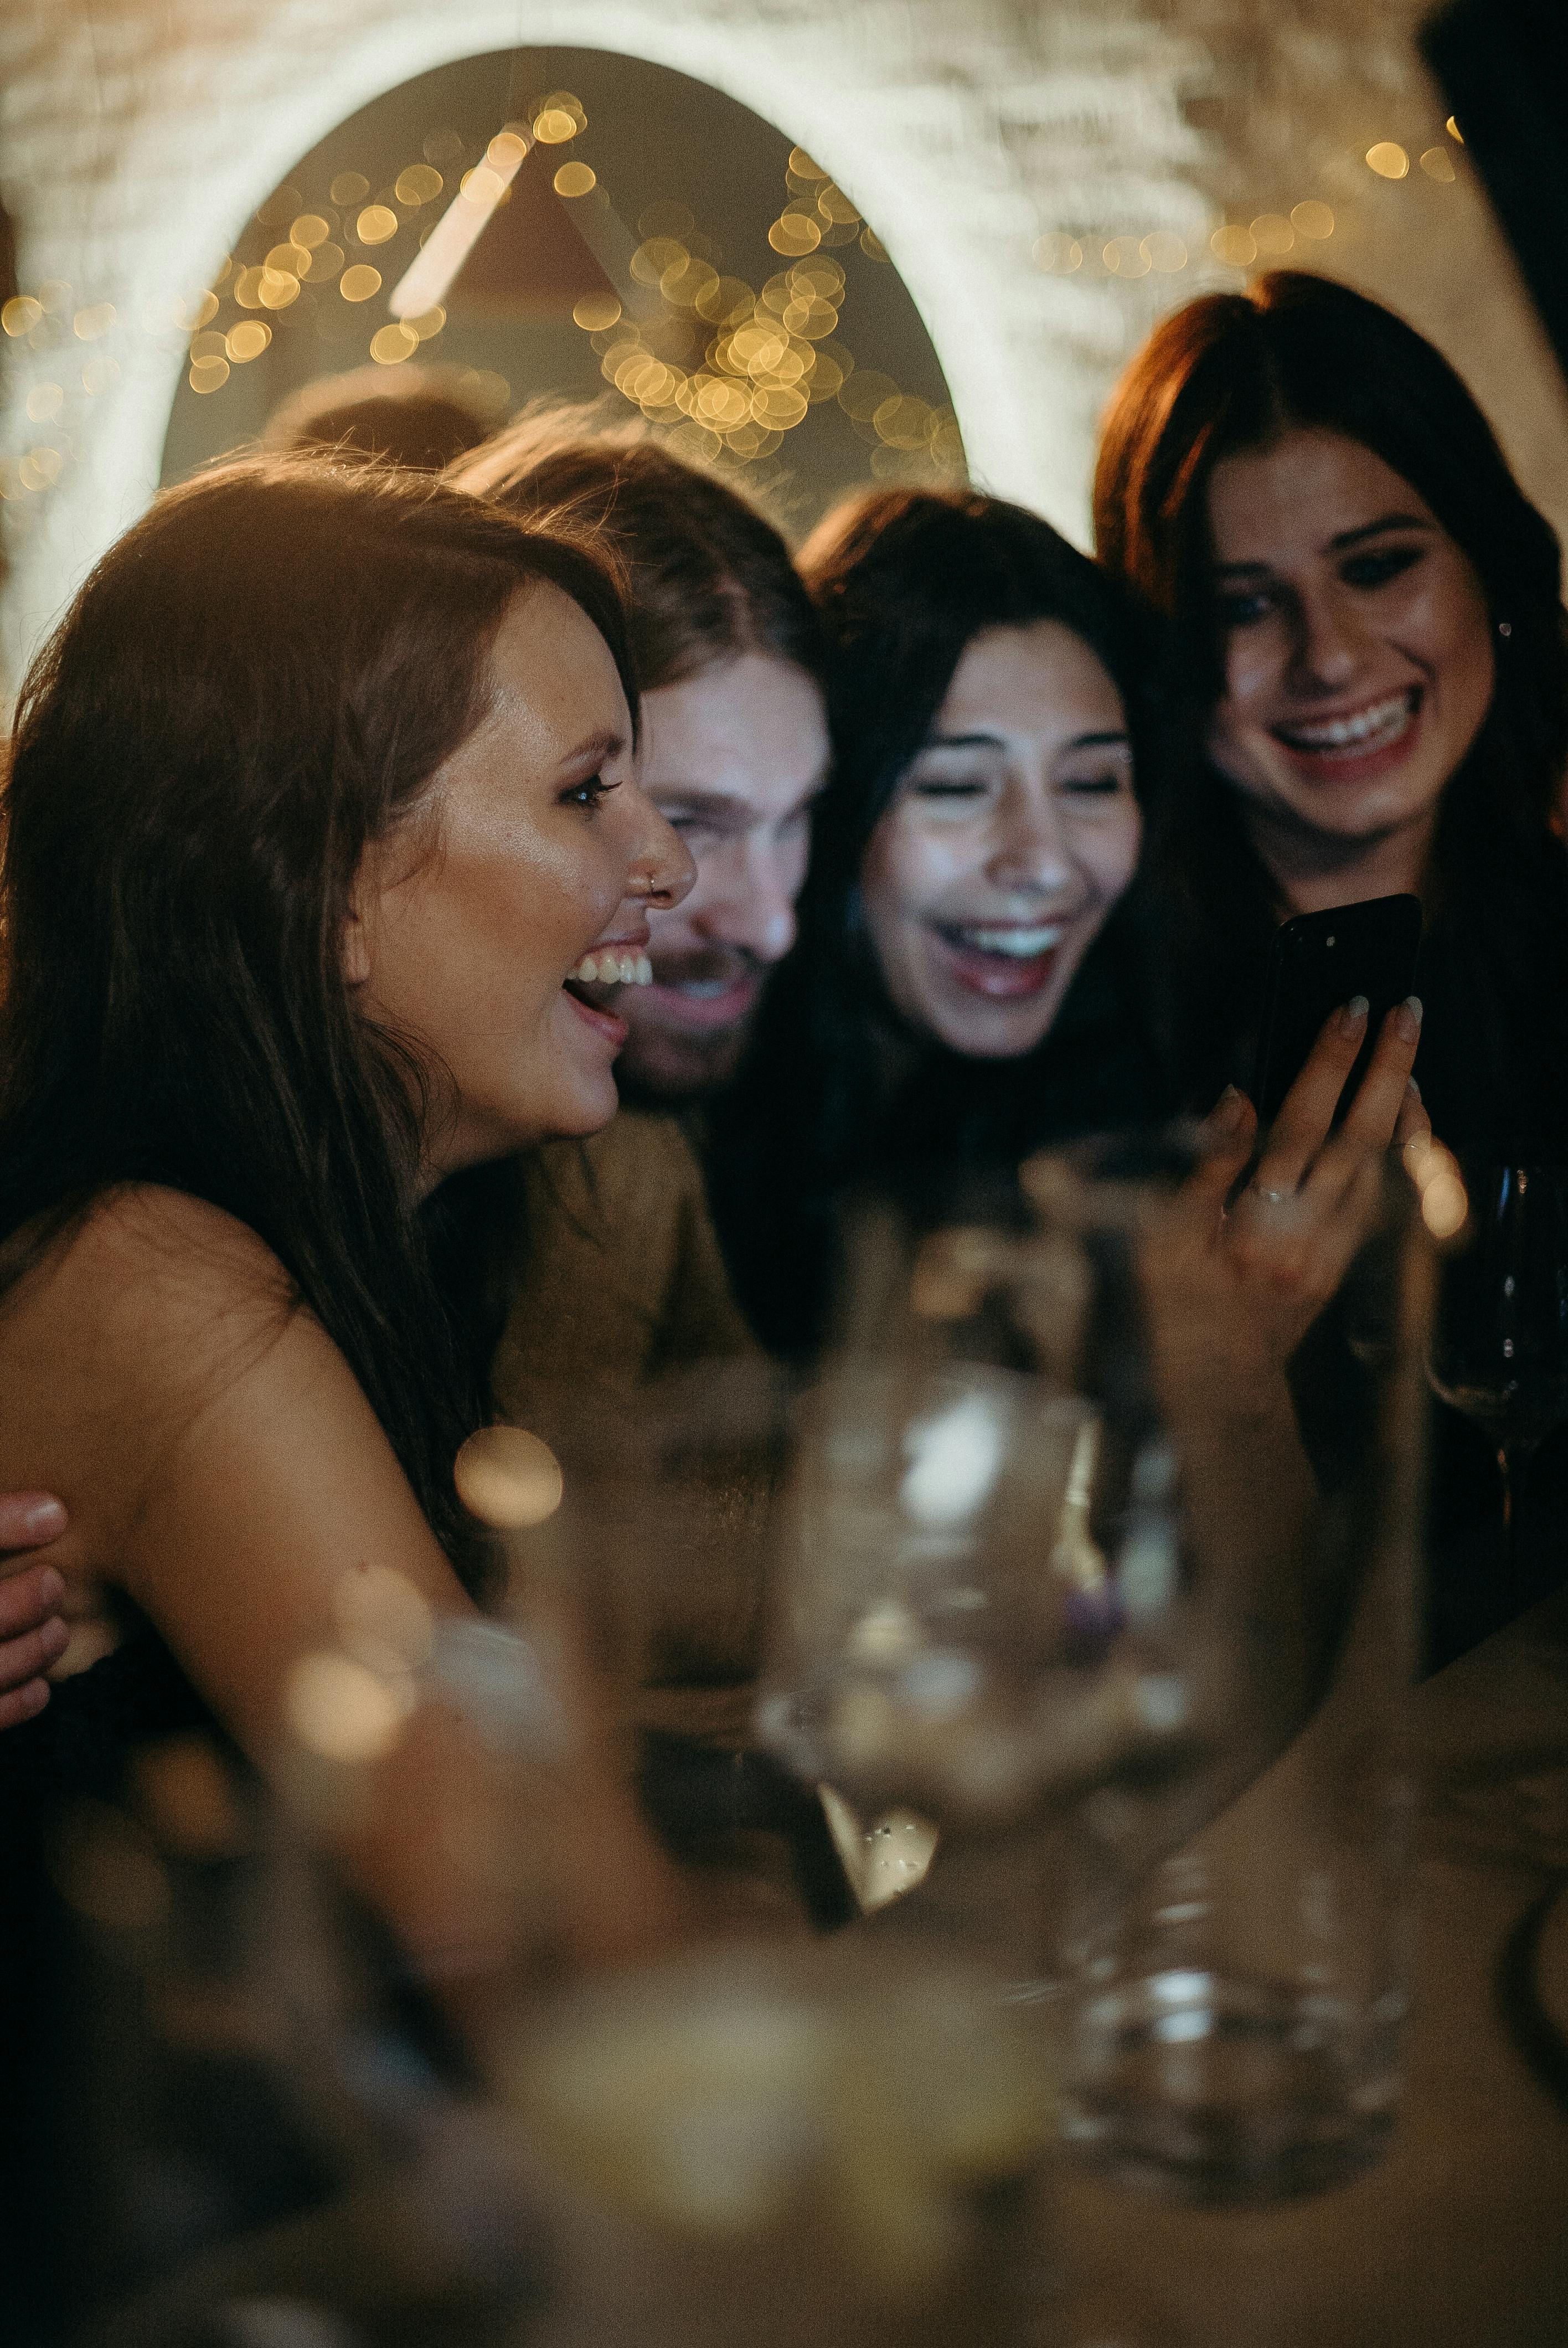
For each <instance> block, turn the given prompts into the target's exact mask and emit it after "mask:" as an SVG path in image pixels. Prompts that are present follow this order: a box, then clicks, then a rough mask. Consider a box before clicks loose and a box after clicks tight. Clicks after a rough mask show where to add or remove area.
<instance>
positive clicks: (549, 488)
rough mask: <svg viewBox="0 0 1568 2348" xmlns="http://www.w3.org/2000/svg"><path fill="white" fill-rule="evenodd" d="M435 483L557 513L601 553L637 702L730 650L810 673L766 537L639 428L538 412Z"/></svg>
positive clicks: (807, 609)
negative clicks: (612, 583) (633, 671)
mask: <svg viewBox="0 0 1568 2348" xmlns="http://www.w3.org/2000/svg"><path fill="white" fill-rule="evenodd" d="M445 478H446V479H447V480H448V481H449V482H451V483H452V484H453V485H454V486H455V487H456V488H458V489H467V490H469V491H470V492H471V493H472V494H473V495H475V496H477V497H487V498H491V499H495V500H496V502H497V504H500V505H504V506H506V507H507V509H508V510H509V511H510V512H512V513H515V514H518V515H520V516H521V517H522V518H523V519H524V520H529V521H548V520H552V519H555V518H559V517H561V516H566V517H569V519H570V520H571V523H572V524H573V526H574V527H577V528H582V529H586V530H591V531H592V532H593V533H594V534H595V536H596V538H598V539H599V540H600V542H601V543H605V544H607V545H608V546H609V548H610V550H611V551H612V552H613V554H614V556H615V559H616V560H617V561H619V562H620V565H621V566H622V568H623V569H624V571H625V573H626V580H627V596H628V605H629V613H628V620H629V626H630V641H631V652H632V658H633V660H634V662H635V663H636V667H637V676H638V682H639V684H640V685H641V687H642V690H643V691H644V693H652V692H655V691H657V690H658V688H659V687H660V686H661V685H682V684H684V683H685V681H686V680H687V679H688V678H689V677H693V676H698V675H701V674H702V671H703V670H704V669H707V668H714V667H717V666H719V665H720V664H722V663H723V662H725V661H728V660H733V659H735V658H737V657H738V656H739V655H740V654H744V653H766V654H771V655H772V656H773V657H774V659H777V660H783V661H788V662H789V663H791V664H793V665H794V667H796V668H801V669H804V671H805V672H806V674H807V675H812V676H815V675H816V674H817V673H818V670H819V668H820V665H821V653H820V646H819V639H818V633H817V625H816V619H815V613H814V612H813V610H812V604H811V599H810V597H809V596H808V595H807V593H806V592H805V589H804V587H803V586H802V585H801V582H800V580H799V578H798V576H797V575H796V572H795V569H794V563H793V562H792V561H791V559H790V551H789V549H788V547H787V546H786V545H785V543H784V540H783V538H782V537H781V536H780V534H779V532H778V531H777V530H775V529H774V525H773V524H772V522H771V521H769V520H768V519H767V517H766V515H765V514H763V513H761V512H759V511H758V510H757V508H756V507H755V506H754V505H753V504H752V503H751V502H750V500H749V499H746V498H745V497H744V496H743V495H742V493H741V492H740V491H739V490H738V489H733V488H732V487H731V486H730V484H729V483H728V482H726V481H722V480H720V479H718V478H717V476H716V475H715V474H713V473H712V472H710V471H708V470H707V469H706V468H704V467H702V466H701V465H694V464H688V463H687V462H686V461H685V459H684V458H681V457H678V456H676V455H675V454H674V452H673V451H672V450H671V449H670V448H665V447H664V446H663V445H662V444H661V442H660V441H657V440H654V439H651V438H649V437H647V435H646V433H645V432H644V431H643V430H642V428H641V427H639V426H637V425H635V424H634V425H631V426H630V427H626V426H622V427H619V428H616V427H606V426H605V424H604V422H603V420H602V418H601V417H600V414H599V411H598V410H597V409H596V408H594V407H561V406H558V405H550V404H545V405H540V406H538V407H530V408H528V409H526V410H525V411H524V413H523V414H522V415H521V416H519V417H518V418H517V419H516V420H515V421H514V422H513V423H511V424H509V425H507V427H506V428H505V429H504V430H502V431H500V432H497V433H496V434H495V435H494V436H493V437H492V438H490V439H488V440H487V441H486V442H485V444H484V446H483V448H476V449H475V450H474V451H473V453H472V454H471V455H470V456H466V457H460V458H458V459H457V461H456V463H455V464H453V465H451V466H449V467H448V468H447V470H446V476H445Z"/></svg>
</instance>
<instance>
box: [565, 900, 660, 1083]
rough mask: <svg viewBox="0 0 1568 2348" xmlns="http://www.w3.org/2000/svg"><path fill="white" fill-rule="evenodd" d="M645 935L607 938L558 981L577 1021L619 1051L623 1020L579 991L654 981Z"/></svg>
mask: <svg viewBox="0 0 1568 2348" xmlns="http://www.w3.org/2000/svg"><path fill="white" fill-rule="evenodd" d="M647 943H648V932H647V930H646V929H644V930H643V931H642V932H641V935H640V936H638V937H632V938H610V939H607V940H606V941H604V942H602V943H600V945H597V946H595V947H594V949H593V951H592V952H591V953H585V954H584V955H583V957H582V960H581V961H580V962H579V963H574V964H573V966H572V968H571V969H570V970H569V972H568V973H567V974H566V977H565V978H564V979H563V980H562V981H561V992H562V994H564V995H565V996H566V999H567V1001H568V1002H569V1004H571V1007H572V1009H573V1010H574V1011H575V1012H576V1013H577V1014H578V1016H579V1019H581V1020H583V1021H584V1022H586V1024H587V1025H589V1027H591V1028H592V1030H593V1032H594V1034H595V1035H598V1036H599V1037H600V1039H601V1040H602V1041H603V1042H604V1043H606V1044H608V1045H610V1050H611V1052H612V1053H614V1052H619V1051H620V1047H621V1045H623V1044H624V1043H625V1041H626V1038H627V1035H628V1033H629V1030H628V1028H627V1025H626V1022H625V1020H624V1019H622V1018H621V1017H620V1014H618V1013H616V1012H614V1011H611V1010H610V1008H609V1007H608V1005H606V1004H602V1003H590V1002H589V999H588V997H587V995H586V994H583V992H582V990H583V988H584V987H585V986H647V985H650V984H651V982H652V978H653V965H652V963H651V962H650V961H649V959H648V955H647V953H646V952H645V951H644V949H645V948H646V946H647Z"/></svg>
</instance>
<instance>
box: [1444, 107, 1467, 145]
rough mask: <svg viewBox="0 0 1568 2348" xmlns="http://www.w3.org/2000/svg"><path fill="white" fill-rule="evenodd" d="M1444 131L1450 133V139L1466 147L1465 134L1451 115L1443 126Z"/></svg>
mask: <svg viewBox="0 0 1568 2348" xmlns="http://www.w3.org/2000/svg"><path fill="white" fill-rule="evenodd" d="M1443 129H1445V130H1446V131H1447V132H1448V134H1449V137H1450V139H1458V141H1459V143H1460V146H1461V147H1462V146H1463V145H1464V132H1463V131H1462V130H1461V129H1460V127H1459V124H1458V123H1457V122H1456V121H1455V120H1454V118H1453V116H1452V115H1451V114H1450V117H1449V118H1448V120H1447V121H1446V122H1445V123H1444V124H1443Z"/></svg>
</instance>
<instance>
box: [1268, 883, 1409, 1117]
mask: <svg viewBox="0 0 1568 2348" xmlns="http://www.w3.org/2000/svg"><path fill="white" fill-rule="evenodd" d="M1420 942H1421V901H1420V899H1419V897H1369V898H1368V899H1367V900H1366V901H1365V902H1363V903H1361V904H1359V905H1335V906H1333V907H1332V908H1331V909H1330V910H1329V911H1327V912H1326V913H1297V914H1296V918H1295V920H1294V921H1289V922H1283V923H1282V924H1281V926H1280V928H1279V929H1278V930H1277V931H1276V932H1275V940H1274V954H1273V958H1272V960H1271V962H1270V964H1269V973H1268V992H1267V994H1266V996H1265V999H1264V1013H1263V1027H1262V1030H1261V1032H1260V1034H1259V1036H1258V1046H1257V1066H1256V1068H1255V1072H1254V1076H1253V1086H1252V1097H1253V1102H1254V1105H1255V1107H1256V1110H1257V1116H1258V1124H1259V1127H1260V1128H1266V1127H1268V1126H1270V1125H1272V1124H1273V1122H1274V1120H1275V1118H1276V1117H1277V1116H1278V1115H1279V1111H1280V1107H1281V1106H1282V1104H1283V1102H1284V1100H1285V1096H1286V1093H1287V1092H1288V1091H1289V1090H1290V1087H1291V1086H1292V1085H1293V1084H1294V1083H1295V1082H1296V1077H1297V1076H1299V1075H1300V1074H1301V1071H1302V1068H1303V1067H1304V1066H1305V1065H1306V1061H1307V1054H1308V1053H1309V1052H1310V1051H1311V1049H1312V1046H1313V1045H1314V1044H1316V1043H1317V1038H1318V1036H1319V1035H1321V1033H1322V1031H1323V1026H1324V1023H1325V1021H1326V1020H1327V1018H1328V1016H1329V1014H1330V1013H1331V1012H1334V1011H1337V1010H1338V1009H1339V1008H1340V1007H1341V1005H1342V1004H1347V1003H1348V1002H1349V1001H1350V998H1351V997H1352V995H1356V994H1364V995H1365V996H1366V998H1367V1001H1368V1004H1369V1005H1370V1008H1369V1010H1368V1015H1367V1040H1366V1042H1365V1043H1364V1044H1363V1045H1362V1046H1361V1049H1360V1052H1359V1053H1358V1056H1357V1059H1356V1065H1355V1066H1354V1067H1353V1068H1352V1069H1351V1071H1350V1074H1349V1076H1348V1077H1347V1078H1346V1081H1345V1089H1344V1091H1343V1092H1342V1093H1341V1095H1340V1097H1339V1106H1338V1108H1337V1110H1336V1111H1335V1115H1334V1122H1335V1124H1336V1125H1337V1124H1338V1122H1339V1120H1340V1118H1341V1117H1343V1116H1344V1114H1345V1113H1346V1111H1347V1110H1348V1107H1349V1106H1350V1103H1351V1102H1352V1101H1353V1100H1354V1098H1355V1097H1356V1088H1357V1086H1358V1085H1359V1083H1360V1081H1361V1079H1362V1077H1363V1076H1365V1075H1366V1073H1367V1065H1368V1061H1369V1060H1370V1059H1371V1056H1372V1049H1373V1046H1374V1045H1375V1044H1376V1043H1377V1040H1378V1029H1379V1028H1380V1027H1381V1025H1382V1024H1383V1021H1384V1019H1385V1018H1386V1017H1387V1016H1388V1014H1389V1012H1390V1011H1391V1010H1392V1009H1393V1008H1394V1005H1395V1004H1397V1003H1403V1001H1404V1000H1405V997H1406V996H1407V995H1408V994H1409V993H1410V992H1411V990H1412V988H1413V987H1414V985H1415V983H1416V953H1417V949H1418V948H1419V945H1420Z"/></svg>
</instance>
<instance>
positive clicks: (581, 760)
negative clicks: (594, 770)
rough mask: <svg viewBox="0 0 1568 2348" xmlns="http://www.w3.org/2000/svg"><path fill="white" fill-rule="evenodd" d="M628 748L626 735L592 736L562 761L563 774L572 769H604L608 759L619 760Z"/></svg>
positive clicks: (570, 751) (605, 734)
mask: <svg viewBox="0 0 1568 2348" xmlns="http://www.w3.org/2000/svg"><path fill="white" fill-rule="evenodd" d="M625 748H626V736H625V735H624V734H610V733H608V732H607V733H603V734H590V735H589V738H588V740H587V741H586V742H579V744H578V746H577V747H576V749H575V750H569V751H568V752H567V755H566V757H564V758H563V759H562V760H561V769H562V771H563V773H564V772H565V771H566V769H567V768H568V767H584V766H586V767H602V766H603V765H604V763H605V761H606V759H608V758H619V757H620V755H621V753H622V752H623V751H624V750H625Z"/></svg>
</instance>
